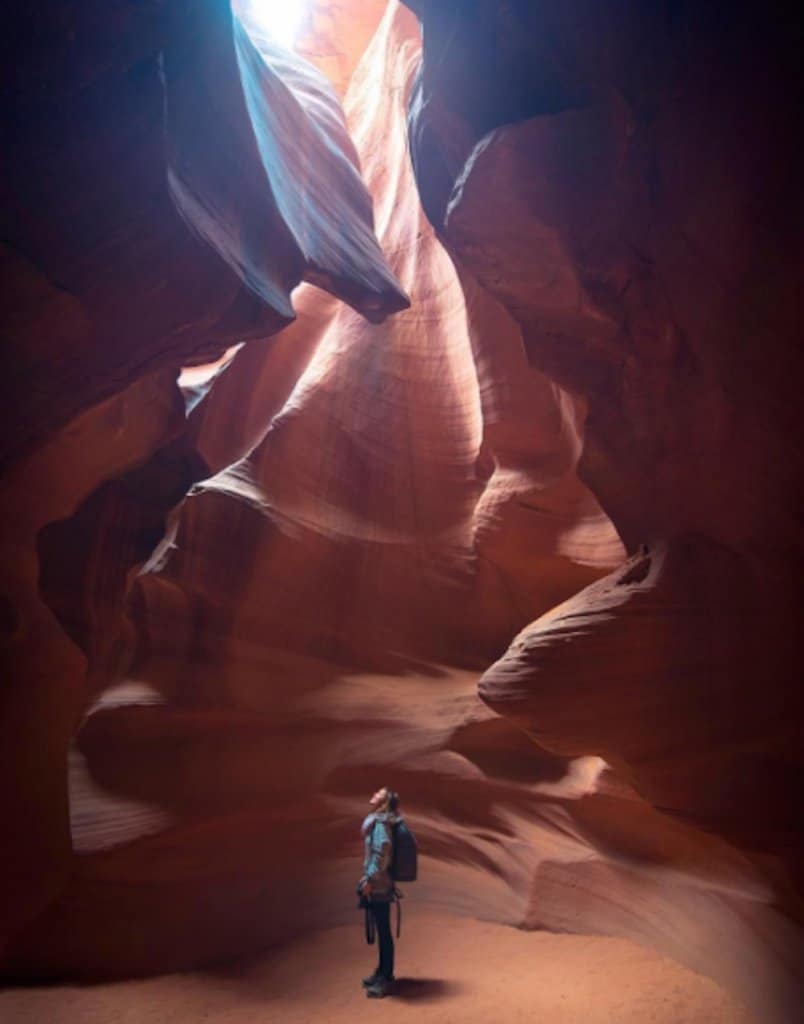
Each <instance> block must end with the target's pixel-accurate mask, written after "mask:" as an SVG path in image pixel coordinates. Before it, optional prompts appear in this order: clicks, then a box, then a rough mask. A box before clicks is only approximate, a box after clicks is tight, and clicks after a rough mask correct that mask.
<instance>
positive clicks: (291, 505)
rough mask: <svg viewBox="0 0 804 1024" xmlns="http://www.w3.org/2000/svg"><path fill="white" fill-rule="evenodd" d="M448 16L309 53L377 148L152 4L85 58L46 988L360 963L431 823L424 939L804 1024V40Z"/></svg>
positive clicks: (58, 381) (324, 41) (26, 748)
mask: <svg viewBox="0 0 804 1024" xmlns="http://www.w3.org/2000/svg"><path fill="white" fill-rule="evenodd" d="M409 6H410V7H411V8H414V9H415V11H416V14H417V15H418V17H419V19H421V28H420V25H419V22H418V21H417V18H416V17H415V16H414V14H413V13H411V11H410V10H407V9H406V8H405V7H403V6H401V5H398V4H396V3H391V4H389V5H387V7H386V5H385V4H381V3H376V4H366V5H361V6H360V10H359V11H350V10H349V8H348V5H343V4H337V3H326V2H321V3H318V4H317V5H315V7H314V9H313V11H312V14H311V15H310V16H309V17H308V22H307V28H306V34H303V35H302V38H301V39H300V41H299V44H298V50H299V51H300V52H301V53H302V54H304V55H305V56H306V57H307V58H308V59H309V60H311V61H313V62H317V63H319V65H320V67H321V68H322V70H324V71H326V72H327V73H328V74H330V76H331V77H332V79H333V82H334V86H335V88H336V90H337V91H338V92H339V93H340V94H342V95H343V96H344V110H345V119H344V116H343V115H342V114H341V113H340V108H339V106H338V103H337V101H336V99H335V93H334V92H332V91H330V89H329V87H328V86H327V85H326V83H325V82H324V79H323V78H322V77H321V76H320V75H319V74H317V73H316V72H315V71H314V70H313V69H312V68H310V67H309V65H306V64H304V63H303V62H301V61H299V59H298V58H297V57H294V56H293V55H291V54H288V53H286V52H284V51H280V50H278V49H277V48H276V46H275V45H274V44H273V43H272V42H271V41H270V39H269V38H268V37H267V36H266V35H265V33H264V32H263V31H262V30H261V29H260V28H259V27H258V26H257V25H256V24H255V23H254V22H253V20H251V19H250V16H249V12H248V9H247V8H246V7H245V5H239V6H238V7H237V11H238V14H239V17H237V18H235V20H234V21H232V19H231V17H230V15H229V13H228V7H227V5H225V4H222V3H217V2H216V3H208V4H203V5H190V6H189V7H186V8H185V7H184V6H183V5H181V4H177V5H175V6H174V7H170V6H169V7H168V8H167V12H168V13H169V17H168V14H166V13H165V12H163V14H162V15H160V18H159V19H158V20H156V21H153V22H150V21H147V17H151V16H152V14H151V15H148V16H147V17H146V13H144V12H140V13H138V14H136V15H135V14H133V13H131V11H129V9H128V5H121V6H120V7H119V8H118V7H112V8H109V9H108V11H107V13H106V14H105V15H104V17H105V18H107V19H110V21H109V22H108V23H109V24H111V23H112V21H113V20H114V18H118V17H119V18H122V19H124V21H123V22H122V23H121V24H122V25H123V27H124V28H125V31H121V34H120V38H121V39H127V40H128V42H127V44H126V45H125V46H122V45H121V52H120V53H119V54H115V55H113V56H114V59H112V58H111V57H110V56H109V53H108V52H107V51H106V50H104V49H103V47H101V46H100V43H99V42H98V41H97V40H96V41H95V42H94V43H92V38H91V35H88V34H87V33H86V32H85V31H84V32H82V31H77V30H76V26H75V25H71V24H70V23H69V18H68V17H67V15H64V16H63V17H64V18H65V19H67V20H66V21H63V22H62V23H60V25H59V29H58V31H55V30H54V32H53V38H50V37H49V36H44V35H42V34H41V33H40V34H37V33H36V32H34V33H33V38H34V39H35V40H37V41H38V44H39V45H40V46H41V60H40V61H39V63H37V62H36V61H32V62H31V63H30V65H29V67H28V69H27V70H26V71H25V72H20V77H19V79H18V81H16V85H15V88H16V89H17V92H16V94H15V95H17V96H18V97H19V100H20V104H21V106H20V108H19V109H21V110H22V111H23V112H25V111H26V110H27V112H28V119H27V120H26V119H25V118H23V117H22V116H20V117H19V118H18V119H17V120H16V121H13V122H12V124H11V129H10V130H11V131H12V138H13V140H14V141H15V149H14V153H15V154H19V159H18V161H17V162H16V163H14V164H13V165H12V174H11V176H10V178H9V179H8V181H9V182H10V184H8V185H7V186H6V185H5V184H4V189H5V188H6V187H7V188H8V189H9V192H8V194H9V196H10V204H9V208H10V209H12V210H15V211H16V213H15V217H14V219H13V224H11V226H10V228H9V232H14V233H11V234H9V233H8V232H7V237H9V238H10V242H11V244H10V245H9V246H8V252H9V256H8V259H9V260H10V261H11V262H10V264H9V265H10V266H11V267H12V269H13V272H14V275H15V276H14V278H13V280H14V281H15V282H16V292H15V294H16V295H17V296H18V297H20V298H19V299H18V302H17V304H16V305H15V306H13V307H11V310H10V316H9V320H8V323H9V325H10V326H9V329H8V333H9V336H10V338H11V340H12V344H13V346H14V347H13V348H12V352H13V353H15V357H14V358H13V359H12V360H11V364H10V365H13V366H14V368H15V372H16V371H17V369H20V370H21V369H22V367H26V369H25V371H24V373H23V375H22V376H20V377H19V379H16V378H13V377H9V378H8V379H7V385H9V391H10V394H11V395H12V396H13V399H14V401H15V402H17V406H16V407H15V406H13V405H11V404H7V409H8V410H9V423H10V428H9V432H8V433H7V434H6V440H7V441H9V442H11V441H13V444H11V443H10V444H9V456H8V458H9V466H10V469H9V471H8V473H7V475H6V478H5V480H4V482H3V484H2V488H3V509H4V512H3V521H4V528H3V542H4V580H5V581H6V582H5V584H4V603H3V628H4V640H5V650H6V653H8V654H9V655H10V658H9V662H10V664H11V665H12V671H13V674H11V673H9V674H8V678H9V679H10V680H11V682H10V683H9V684H7V685H6V686H5V687H4V695H3V718H2V723H3V730H4V743H3V755H2V756H3V758H4V764H3V772H2V778H3V779H4V780H5V785H6V788H7V792H4V794H3V806H4V808H5V814H6V818H7V820H10V821H14V822H17V823H18V827H17V828H16V829H15V830H14V832H13V833H10V834H9V835H8V837H7V839H6V841H5V852H4V868H3V874H2V877H3V880H4V884H5V885H6V887H7V891H8V900H7V901H5V906H6V907H7V908H8V910H7V919H6V922H5V926H4V934H5V936H6V944H5V948H4V950H3V952H2V961H1V963H2V969H3V971H4V973H5V974H6V975H7V976H13V977H20V976H24V977H52V976H65V975H67V976H78V977H84V978H97V977H101V976H115V975H120V974H131V973H144V972H153V971H161V970H168V969H175V968H180V967H188V966H193V965H197V964H201V963H206V962H209V961H212V960H215V959H219V958H221V957H224V956H231V955H235V954H237V953H240V952H246V951H250V950H254V949H257V948H260V947H261V946H262V945H264V944H266V943H268V942H272V941H277V940H280V939H283V938H285V937H287V936H288V935H290V934H292V933H293V932H294V930H297V929H300V928H309V927H317V926H322V925H324V924H331V923H334V922H336V921H343V920H349V919H351V917H352V916H353V914H354V911H353V908H352V903H351V893H352V890H353V885H354V876H355V874H356V872H357V869H358V866H359V865H358V863H357V861H358V859H359V842H358V840H357V837H356V828H357V823H358V822H359V819H360V816H361V814H362V808H363V805H364V803H365V799H366V798H367V796H368V795H369V794H370V793H371V792H372V791H373V790H374V789H375V788H376V786H377V785H378V784H384V783H387V784H390V785H393V786H394V788H397V789H399V790H401V792H402V794H403V798H404V803H405V809H406V810H407V812H408V814H409V817H410V819H411V821H412V822H413V823H414V825H415V828H416V831H417V835H418V836H419V838H420V844H421V851H422V857H423V869H422V873H421V876H422V877H421V881H420V882H418V883H417V885H416V887H415V894H416V900H417V901H421V902H423V903H428V904H435V905H439V906H444V907H447V908H449V909H451V910H453V911H457V912H460V913H465V914H472V915H476V916H481V917H485V918H487V919H493V920H498V921H503V922H506V923H509V924H514V925H518V926H521V927H525V928H536V927H548V928H555V929H563V930H572V931H582V932H583V931H586V932H598V933H603V934H613V935H621V936H625V937H628V938H631V939H635V940H637V941H640V942H643V943H645V944H647V945H649V946H652V947H653V948H657V949H659V950H660V951H662V952H664V953H666V954H668V955H671V956H674V957H676V958H677V959H679V960H681V961H682V962H684V963H686V964H688V965H690V966H692V967H693V968H694V969H696V970H698V971H701V972H703V973H708V974H710V975H711V976H712V977H714V978H715V979H716V980H718V981H720V982H721V983H722V984H725V985H727V986H728V987H730V988H732V989H733V990H734V991H735V992H737V994H738V995H739V996H740V997H741V998H742V999H744V1000H745V1001H746V1003H747V1004H748V1005H749V1006H750V1007H751V1008H752V1009H753V1010H754V1011H755V1012H756V1014H757V1019H758V1020H762V1021H766V1020H767V1021H775V1020H778V1021H783V1020H789V1019H790V1012H791V1007H792V1006H795V1005H797V1000H798V999H799V998H800V989H799V987H798V986H799V983H800V980H799V978H798V976H797V973H796V963H797V959H798V957H799V953H800V930H799V922H800V919H801V903H800V887H799V881H800V879H799V878H798V877H797V875H796V872H797V871H798V870H799V868H800V863H801V859H800V855H801V833H800V825H799V822H798V820H797V813H796V810H797V807H798V805H799V804H800V794H799V792H798V788H799V787H798V771H797V769H798V768H799V765H800V750H801V732H800V722H801V714H800V712H801V708H800V705H799V703H798V701H800V698H798V697H797V692H798V690H797V685H796V684H797V678H798V672H797V651H796V644H795V636H796V630H795V626H796V611H797V601H796V597H797V594H796V590H797V587H796V583H797V580H798V578H799V562H798V559H797V558H796V554H797V552H798V550H799V545H800V539H799V533H798V532H797V526H796V517H795V512H796V508H797V505H796V490H795V487H796V482H797V460H796V450H795V449H796V445H795V421H794V409H795V397H796V391H797V383H798V380H799V379H800V377H799V373H800V367H799V365H798V359H799V358H800V357H799V355H798V346H797V344H796V342H797V337H796V334H795V331H796V327H797V322H796V319H795V315H794V314H795V310H796V301H797V292H796V281H797V277H796V275H797V268H798V266H800V260H797V259H796V257H797V256H798V255H799V253H798V250H797V248H796V247H797V246H798V245H800V237H801V236H800V232H799V231H798V228H799V227H800V225H799V223H798V222H797V219H796V217H797V214H796V210H797V209H798V207H797V205H796V204H797V200H796V196H795V189H794V188H793V183H794V182H795V181H796V180H797V177H796V175H797V173H798V168H797V165H796V164H795V161H794V159H793V153H792V148H791V140H792V137H793V133H792V130H791V126H792V123H793V115H794V109H793V100H792V92H791V91H790V89H789V79H790V75H791V73H792V72H791V66H792V64H793V63H794V61H793V55H794V54H793V50H794V48H793V47H792V45H791V42H790V39H789V37H788V36H786V35H785V34H784V31H783V27H780V26H777V27H773V26H769V25H764V24H763V25H762V26H761V30H757V29H756V26H755V22H754V20H751V19H749V18H748V17H747V15H745V14H744V13H743V12H742V11H741V10H736V9H733V8H729V10H728V11H726V9H725V7H723V9H721V5H715V6H714V7H712V8H711V9H708V10H707V12H705V13H700V12H698V13H694V12H691V11H689V10H687V9H686V8H685V7H684V6H683V5H678V4H670V3H668V4H666V5H656V6H655V7H651V9H650V10H646V9H644V8H643V6H642V5H638V4H628V5H609V4H604V5H599V4H591V3H580V2H579V3H572V4H561V5H558V4H544V5H533V4H526V3H520V2H511V3H496V2H495V3H492V2H490V0H487V2H482V3H479V4H472V5H469V4H463V3H460V4H451V5H440V4H436V3H433V4H430V3H428V2H427V0H420V2H418V3H415V4H414V3H411V4H410V5H409ZM71 10H72V9H71ZM148 10H150V9H148ZM72 16H73V17H75V18H79V17H80V14H79V10H78V7H77V6H76V8H75V9H74V10H73V11H72ZM131 19H134V22H133V23H132V21H131ZM136 19H146V21H147V25H145V23H143V24H140V22H138V21H137V20H136ZM165 19H167V20H165ZM350 19H352V20H350ZM23 24H24V19H23ZM144 25H145V27H143V26H144ZM191 25H192V26H193V28H194V30H193V31H192V32H188V31H187V30H188V27H189V26H191ZM78 27H79V29H80V27H81V26H80V23H79V26H78ZM71 31H72V32H73V34H74V38H77V39H78V40H79V42H80V44H81V46H82V47H83V49H80V53H81V54H82V55H83V56H82V60H79V61H76V60H75V55H74V53H73V55H72V57H71V59H70V60H69V61H64V60H63V61H62V62H58V61H54V60H50V61H47V60H46V59H45V57H46V55H47V53H48V52H49V48H50V47H52V46H55V45H56V44H57V43H58V45H62V46H66V45H67V44H66V42H65V40H67V39H68V38H69V33H70V32H71ZM422 36H423V49H422ZM24 38H25V39H28V38H29V37H28V36H24ZM220 39H223V40H225V45H221V46H218V45H217V42H218V40H220ZM90 43H92V45H90ZM28 45H30V43H29V44H28ZM73 45H75V44H73ZM363 46H365V47H366V48H365V52H363V50H362V47H363ZM98 47H100V49H98ZM110 61H111V63H110ZM65 67H69V68H71V69H72V68H80V69H82V70H81V74H82V75H83V76H84V77H83V78H81V80H80V81H79V82H72V81H69V80H66V79H65V78H64V77H63V76H64V73H65V72H64V68H65ZM746 68H752V69H755V70H754V71H753V72H752V73H748V72H747V71H746ZM43 69H44V70H43ZM479 69H482V73H481V72H480V71H479ZM71 73H73V72H72V71H71ZM160 75H161V76H162V77H161V79H160ZM132 76H134V77H132ZM136 76H139V77H136ZM135 81H136V82H140V81H144V82H145V83H147V86H146V85H141V86H140V85H137V86H136V88H135V86H134V84H133V82H135ZM43 83H44V84H43ZM110 84H111V85H113V86H114V88H110ZM79 86H80V88H79ZM115 90H117V92H116V91H115ZM126 90H128V92H126ZM118 93H119V94H118ZM124 96H125V97H127V99H125V103H124V99H123V98H124ZM146 100H147V104H146ZM126 103H127V104H128V106H126V105H125V104H126ZM26 104H27V105H28V106H27V107H26ZM93 104H94V105H93ZM98 105H99V106H100V108H101V111H100V113H99V112H98V109H97V108H98ZM163 105H164V109H163ZM64 109H66V110H67V111H68V113H69V116H66V115H65V114H64ZM116 111H117V112H118V113H120V112H121V111H122V112H125V113H120V116H115V112H116ZM21 126H23V127H21ZM54 126H56V127H54ZM135 126H136V131H137V132H138V133H139V134H138V136H137V139H139V140H141V139H145V138H146V137H147V139H148V140H149V141H148V143H147V145H146V144H144V143H142V142H141V141H136V140H135V139H134V138H133V135H132V133H133V132H134V130H135ZM347 128H348V131H347ZM56 129H58V131H56ZM14 132H17V133H18V134H16V135H15V134H13V133H14ZM54 132H56V134H55V136H54V135H53V133H54ZM54 139H55V140H56V141H58V145H55V143H54ZM51 146H55V150H53V151H55V152H56V153H60V154H61V155H62V156H63V159H64V162H65V165H66V170H65V173H63V174H62V173H54V165H53V163H52V162H51V163H48V162H47V158H46V154H47V153H49V152H51V149H50V148H49V147H51ZM59 147H61V148H59ZM112 157H114V162H113V163H110V161H111V160H112ZM56 169H57V170H60V169H61V168H60V165H57V167H56ZM112 169H114V173H110V172H111V170H112ZM358 170H359V172H360V177H359V176H358V174H357V171H358ZM67 171H69V174H68V173H67ZM233 171H235V172H236V173H233ZM146 172H147V173H146ZM129 176H130V179H131V180H129ZM361 178H362V182H364V183H365V187H364V185H363V184H361ZM109 182H114V189H113V190H112V186H111V185H110V184H108V183H109ZM107 190H111V191H107ZM43 197H45V198H47V203H48V204H49V205H43V203H44V198H43ZM369 197H370V199H369ZM101 199H102V200H103V203H104V205H102V206H100V205H99V204H100V203H101ZM31 211H36V212H35V213H32V212H31ZM146 213H147V216H146ZM101 214H103V216H101ZM104 217H105V218H106V219H104ZM45 223H46V224H47V232H44V228H43V227H42V225H43V224H45ZM90 232H91V233H92V237H91V238H90ZM375 236H376V237H375ZM23 263H24V266H23ZM79 268H80V273H81V275H82V276H81V278H80V280H79V277H78V276H77V275H78V273H79ZM71 275H72V276H71ZM26 282H27V283H26ZM37 282H38V283H37ZM301 282H305V283H301ZM296 286H298V287H296ZM294 288H295V290H293V289H294ZM291 291H293V294H292V298H291ZM193 303H194V304H195V305H193ZM408 303H409V308H408ZM70 311H72V312H70ZM68 314H69V315H68ZM158 317H162V319H158ZM291 321H292V322H291ZM71 324H73V325H74V326H75V329H73V327H71V326H70V325H71ZM78 325H80V327H79V326H78ZM55 328H58V330H55ZM280 328H281V333H277V332H278V331H280ZM62 329H63V330H64V331H67V330H71V331H73V333H72V334H71V335H70V339H69V340H66V336H65V335H63V334H59V333H58V331H61V330H62ZM241 342H245V344H243V345H240V343H241ZM67 344H69V345H70V349H69V351H70V354H71V358H70V359H68V358H66V356H65V355H64V351H65V347H66V345H67ZM238 346H240V347H238ZM57 353H61V355H60V356H59V357H58V358H57ZM23 356H24V359H25V360H27V361H23ZM182 367H183V368H184V371H183V372H182V373H181V376H178V375H179V371H180V370H181V369H182ZM25 374H27V376H25ZM177 377H178V382H177ZM34 380H35V382H36V383H35V386H33V387H31V382H32V381H34ZM12 381H16V383H13V384H12ZM22 381H26V382H27V383H26V387H28V388H30V398H29V397H28V392H26V391H25V388H24V387H23V386H22V384H21V382H22ZM12 428H13V429H12ZM12 460H13V461H12ZM188 492H189V493H188ZM185 495H186V497H185ZM514 637H516V638H515V639H514V640H513V643H511V641H512V638H514ZM509 644H510V647H509ZM506 649H507V650H506ZM490 665H491V667H489V666H490ZM484 670H485V671H484ZM300 893H303V899H300V898H299V894H300ZM410 895H411V897H412V896H413V890H411V893H410Z"/></svg>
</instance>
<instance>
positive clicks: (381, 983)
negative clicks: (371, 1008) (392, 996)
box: [366, 977, 390, 999]
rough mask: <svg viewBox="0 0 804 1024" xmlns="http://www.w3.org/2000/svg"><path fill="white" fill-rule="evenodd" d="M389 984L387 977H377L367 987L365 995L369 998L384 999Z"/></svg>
mask: <svg viewBox="0 0 804 1024" xmlns="http://www.w3.org/2000/svg"><path fill="white" fill-rule="evenodd" d="M389 984H390V982H389V981H388V979H387V978H383V977H379V978H377V980H376V981H375V982H374V984H373V985H369V986H368V987H367V989H366V995H367V996H368V998H369V999H384V998H385V996H386V995H388V986H389Z"/></svg>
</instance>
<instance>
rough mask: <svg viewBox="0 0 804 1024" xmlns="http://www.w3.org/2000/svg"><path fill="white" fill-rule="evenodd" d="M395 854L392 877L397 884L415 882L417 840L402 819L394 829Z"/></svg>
mask: <svg viewBox="0 0 804 1024" xmlns="http://www.w3.org/2000/svg"><path fill="white" fill-rule="evenodd" d="M393 844H394V853H393V860H392V861H391V877H392V878H393V880H394V881H395V882H415V881H416V869H417V853H418V851H417V848H416V838H415V836H414V835H413V833H412V832H411V831H410V829H409V828H408V826H407V825H406V824H405V821H404V819H400V820H399V821H398V822H397V823H396V824H395V825H394V827H393Z"/></svg>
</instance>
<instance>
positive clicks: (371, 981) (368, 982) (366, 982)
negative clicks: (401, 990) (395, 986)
mask: <svg viewBox="0 0 804 1024" xmlns="http://www.w3.org/2000/svg"><path fill="white" fill-rule="evenodd" d="M384 980H385V982H386V984H387V985H390V984H391V983H392V982H393V980H394V976H393V974H392V975H391V977H390V978H385V979H384ZM378 981H383V976H382V975H381V974H380V972H379V971H375V972H374V973H373V974H370V975H369V976H368V977H367V978H364V979H363V982H362V984H363V988H371V986H372V985H376V984H377V982H378Z"/></svg>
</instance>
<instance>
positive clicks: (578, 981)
mask: <svg viewBox="0 0 804 1024" xmlns="http://www.w3.org/2000/svg"><path fill="white" fill-rule="evenodd" d="M412 903H413V901H412V900H410V901H408V904H407V905H406V908H405V909H406V916H405V920H404V922H403V931H402V938H401V939H400V940H399V942H398V945H397V971H396V973H397V977H398V978H399V979H400V981H399V982H398V991H397V994H396V995H395V996H394V997H389V998H386V999H385V1000H382V1001H377V1000H369V999H366V998H365V995H364V994H363V991H362V989H361V987H360V977H361V976H362V974H364V973H368V971H369V970H370V969H371V968H372V967H373V966H374V959H373V955H374V949H369V948H368V947H367V946H366V944H365V939H364V938H363V936H362V934H361V931H360V928H359V921H358V917H359V915H358V914H357V912H355V925H354V927H349V928H335V929H331V930H329V931H323V932H319V933H317V934H315V935H313V936H311V937H310V938H307V939H304V940H301V941H299V942H296V943H294V944H293V945H291V946H288V947H286V948H284V949H282V950H281V951H278V952H274V953H272V954H266V955H264V956H262V957H260V958H259V959H256V960H252V961H250V962H248V963H240V964H238V965H235V966H229V967H226V968H223V969H220V970H217V971H215V972H203V973H202V972H197V973H193V974H172V975H165V976H164V977H161V978H154V979H150V980H146V981H129V982H120V983H116V984H104V985H97V986H89V987H73V986H64V987H51V988H44V989H41V988H40V989H8V990H5V991H3V992H0V1021H2V1022H3V1024H185V1022H187V1024H189V1022H198V1021H216V1022H218V1024H256V1022H260V1024H271V1022H276V1024H307V1022H310V1024H313V1022H315V1024H328V1022H346V1021H349V1022H350V1024H351V1022H352V1021H362V1020H372V1021H373V1020H377V1019H379V1020H383V1021H401V1020H406V1021H415V1022H416V1024H426V1022H433V1024H435V1022H439V1024H453V1022H454V1024H470V1022H474V1021H477V1022H481V1021H482V1022H484V1024H488V1022H492V1024H493V1022H497V1021H500V1022H502V1021H504V1022H506V1024H508V1022H513V1024H515V1022H517V1021H528V1022H530V1021H534V1022H535V1021H539V1022H544V1024H581V1022H583V1024H752V1020H753V1018H751V1017H749V1015H748V1013H747V1012H746V1011H745V1010H744V1009H742V1007H740V1006H739V1005H738V1004H737V1003H736V1002H735V1001H734V1000H732V999H731V998H730V997H729V996H728V995H727V994H726V993H725V992H724V991H723V990H722V989H720V988H718V987H717V986H716V985H715V984H714V983H713V982H711V981H709V980H708V979H706V978H703V977H700V976H699V975H696V974H693V973H692V972H691V971H688V970H686V969H684V968H683V967H680V966H678V965H677V964H675V963H673V962H672V961H670V960H665V959H662V958H661V957H658V956H656V955H655V954H653V953H650V952H647V951H645V950H642V949H640V948H639V947H637V946H635V945H633V944H632V943H630V942H626V941H623V940H620V939H607V938H592V937H584V936H577V935H549V934H545V933H541V932H530V933H525V932H519V931H516V930H515V929H511V928H505V927H502V926H500V925H493V924H484V923H482V922H477V921H471V920H464V919H458V918H451V917H438V916H433V915H432V914H429V913H424V912H421V911H419V912H417V911H416V909H415V907H411V904H412ZM409 907H410V909H408V908H409Z"/></svg>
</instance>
